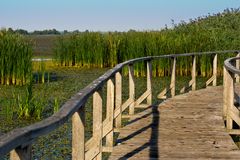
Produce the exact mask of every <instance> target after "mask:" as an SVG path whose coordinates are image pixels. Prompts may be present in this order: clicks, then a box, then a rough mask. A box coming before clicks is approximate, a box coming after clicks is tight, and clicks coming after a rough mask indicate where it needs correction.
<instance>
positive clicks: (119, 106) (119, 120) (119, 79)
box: [114, 72, 122, 128]
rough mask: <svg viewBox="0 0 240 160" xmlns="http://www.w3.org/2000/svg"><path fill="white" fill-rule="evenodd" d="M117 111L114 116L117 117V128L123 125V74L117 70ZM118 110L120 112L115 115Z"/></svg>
mask: <svg viewBox="0 0 240 160" xmlns="http://www.w3.org/2000/svg"><path fill="white" fill-rule="evenodd" d="M115 86H116V87H115V90H116V91H115V92H116V97H115V111H114V118H115V126H116V128H121V127H122V75H121V73H120V72H117V73H116V75H115ZM116 110H119V114H117V116H115V115H116V114H115V113H116Z"/></svg>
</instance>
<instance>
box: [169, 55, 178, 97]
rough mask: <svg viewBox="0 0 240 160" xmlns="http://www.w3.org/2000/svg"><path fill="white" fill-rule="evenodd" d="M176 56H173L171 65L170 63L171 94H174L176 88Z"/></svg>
mask: <svg viewBox="0 0 240 160" xmlns="http://www.w3.org/2000/svg"><path fill="white" fill-rule="evenodd" d="M176 61H177V59H176V57H174V58H173V65H172V73H171V84H170V88H171V96H172V97H174V96H175V90H176Z"/></svg>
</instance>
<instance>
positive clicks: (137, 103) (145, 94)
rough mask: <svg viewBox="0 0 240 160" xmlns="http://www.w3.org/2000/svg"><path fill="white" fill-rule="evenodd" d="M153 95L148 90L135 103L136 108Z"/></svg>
mask: <svg viewBox="0 0 240 160" xmlns="http://www.w3.org/2000/svg"><path fill="white" fill-rule="evenodd" d="M150 94H151V91H150V90H146V92H144V93H143V94H142V95H141V96H140V97H139V98H138V99H137V100H136V101H135V106H137V105H140V104H141V103H142V102H143V101H144V100H145V99H146V98H148V97H149V95H150Z"/></svg>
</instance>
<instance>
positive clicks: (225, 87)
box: [223, 67, 229, 120]
mask: <svg viewBox="0 0 240 160" xmlns="http://www.w3.org/2000/svg"><path fill="white" fill-rule="evenodd" d="M227 74H228V73H227V69H226V68H225V67H223V119H224V120H226V119H227V110H228V85H229V83H228V78H227V76H228V75H227Z"/></svg>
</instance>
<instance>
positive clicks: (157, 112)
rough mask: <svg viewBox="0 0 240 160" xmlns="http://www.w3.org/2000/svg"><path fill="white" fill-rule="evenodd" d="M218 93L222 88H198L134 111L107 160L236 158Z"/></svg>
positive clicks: (220, 95) (237, 153)
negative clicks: (140, 110)
mask: <svg viewBox="0 0 240 160" xmlns="http://www.w3.org/2000/svg"><path fill="white" fill-rule="evenodd" d="M222 93H223V90H222V87H211V88H207V89H202V90H198V91H194V92H190V93H187V94H183V95H179V96H175V97H174V98H170V99H168V100H166V101H164V102H163V103H161V104H160V105H159V106H152V107H149V108H148V109H146V110H144V111H143V112H140V113H138V114H136V115H135V118H134V117H133V119H132V121H130V123H129V124H128V125H126V126H125V127H123V128H122V129H121V131H120V136H119V141H118V143H119V145H117V146H114V148H113V152H112V154H111V156H110V159H114V160H115V159H136V160H145V159H167V160H170V159H172V160H175V159H197V158H198V159H206V160H207V159H239V157H240V151H239V149H238V148H237V146H236V145H235V144H234V142H233V140H232V138H231V137H230V136H229V134H228V133H227V132H226V129H225V126H224V121H223V118H222V106H223V96H222ZM160 152H161V153H160Z"/></svg>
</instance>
